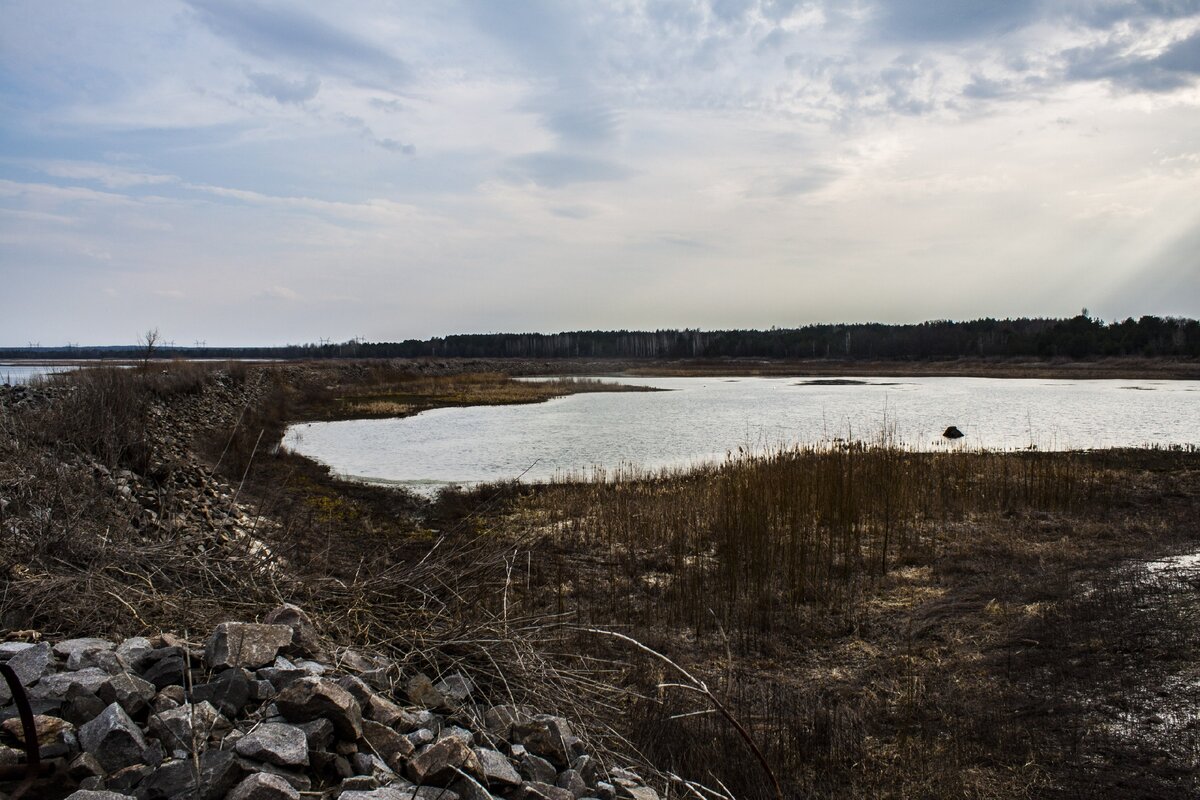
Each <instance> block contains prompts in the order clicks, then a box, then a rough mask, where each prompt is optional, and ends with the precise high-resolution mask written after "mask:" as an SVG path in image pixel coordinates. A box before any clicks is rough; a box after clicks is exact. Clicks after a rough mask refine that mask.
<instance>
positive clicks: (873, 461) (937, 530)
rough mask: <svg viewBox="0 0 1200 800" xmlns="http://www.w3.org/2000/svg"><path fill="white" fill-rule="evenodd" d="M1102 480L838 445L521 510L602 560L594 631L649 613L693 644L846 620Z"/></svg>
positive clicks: (1096, 490) (562, 489) (1098, 470)
mask: <svg viewBox="0 0 1200 800" xmlns="http://www.w3.org/2000/svg"><path fill="white" fill-rule="evenodd" d="M1111 483H1112V481H1111V476H1109V475H1108V474H1107V472H1106V470H1105V469H1104V468H1103V467H1102V466H1101V465H1098V464H1097V463H1096V459H1095V458H1093V457H1089V456H1087V455H1085V454H1078V453H1037V452H1021V453H1001V452H988V451H975V452H966V451H964V452H953V453H928V452H915V451H912V450H906V449H903V448H899V447H895V446H886V445H885V446H874V445H870V444H862V443H846V442H834V443H827V444H821V445H811V446H801V447H793V448H780V449H776V450H772V451H768V452H765V453H762V454H757V455H754V456H738V457H731V458H729V459H727V460H726V461H724V462H722V463H718V464H710V465H703V466H699V467H694V468H689V469H683V468H680V469H664V470H659V471H656V472H638V471H636V470H633V469H623V470H621V471H619V472H618V473H616V474H612V473H604V472H600V471H597V472H596V473H594V474H593V476H592V479H591V480H588V481H579V480H577V481H574V482H564V483H558V484H551V485H547V486H544V487H539V488H537V489H536V490H534V491H533V492H531V493H530V494H529V496H528V499H527V500H526V501H525V503H524V504H523V506H522V509H521V510H522V513H523V514H524V515H526V517H527V519H528V520H530V521H531V523H532V524H533V525H534V526H535V527H536V528H537V529H539V530H540V531H541V532H542V533H543V534H544V535H545V536H546V537H547V539H550V540H553V541H555V542H557V543H558V546H559V547H560V548H566V549H569V550H574V549H579V550H581V551H583V552H586V553H589V554H592V555H594V556H596V557H597V558H598V559H600V560H601V561H602V562H603V564H604V567H605V569H606V571H607V574H606V576H605V580H606V583H607V584H608V586H609V590H608V592H607V600H606V602H600V601H599V599H598V598H594V597H593V598H590V600H591V602H590V603H588V604H586V605H579V607H578V609H577V610H578V611H579V613H580V614H582V615H583V616H584V617H585V618H587V619H589V620H590V621H596V622H599V621H605V620H627V621H632V620H646V619H656V620H661V621H664V622H667V623H669V624H671V625H679V626H684V627H687V628H689V629H690V630H691V631H692V632H693V633H694V634H695V635H696V636H698V637H699V636H703V635H706V634H711V633H713V632H715V631H716V630H717V628H718V627H721V628H723V629H724V630H726V631H730V632H737V633H738V634H739V635H743V636H748V637H761V636H774V635H777V634H779V633H781V632H785V631H788V630H793V631H795V630H798V629H799V627H803V625H805V624H806V623H808V622H811V621H812V613H810V612H814V611H815V612H817V613H822V614H823V613H824V612H825V611H827V610H830V609H833V610H839V611H844V610H847V609H849V607H850V606H851V605H852V604H853V603H854V601H855V600H856V599H857V598H859V597H860V596H861V595H862V593H863V591H864V589H865V588H867V587H868V586H869V585H870V583H871V582H872V581H874V580H877V579H878V578H879V577H881V576H882V575H884V574H885V573H886V572H887V571H888V570H889V569H890V568H892V567H895V566H897V565H902V564H906V563H910V562H911V561H912V560H913V559H914V558H915V557H918V556H925V555H928V553H929V552H930V551H931V550H933V549H936V548H937V547H938V545H939V541H940V537H941V535H942V534H943V533H944V532H945V531H946V529H947V528H948V527H949V526H952V525H954V524H956V523H960V522H962V521H964V520H967V519H971V518H975V517H979V516H981V515H1004V514H1009V515H1011V514H1018V513H1022V512H1024V511H1028V510H1030V509H1036V510H1038V511H1041V512H1065V513H1075V512H1077V511H1079V510H1081V509H1084V508H1088V507H1091V506H1093V505H1095V504H1097V503H1099V502H1101V501H1102V500H1103V499H1104V498H1105V497H1107V496H1108V495H1109V494H1110V490H1111Z"/></svg>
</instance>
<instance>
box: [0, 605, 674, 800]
mask: <svg viewBox="0 0 1200 800" xmlns="http://www.w3.org/2000/svg"><path fill="white" fill-rule="evenodd" d="M266 619H267V620H269V621H268V622H265V623H261V624H259V623H241V622H227V623H222V624H221V625H219V626H217V629H216V630H215V631H214V632H213V633H212V635H211V636H210V637H209V639H208V640H207V641H206V642H205V646H204V647H203V648H199V647H195V646H193V645H191V644H189V643H187V642H183V641H182V640H180V639H178V638H177V637H175V636H172V635H170V634H163V635H161V636H157V637H153V638H144V637H134V638H131V639H126V640H125V641H123V642H110V641H106V640H103V639H72V640H67V641H61V642H56V643H50V642H36V643H29V642H4V643H0V662H6V663H8V664H9V665H11V666H12V667H13V668H14V669H16V670H17V672H18V674H19V675H20V676H21V680H22V684H23V685H24V686H25V687H26V689H27V691H28V694H29V697H30V701H31V704H32V705H33V710H34V712H35V713H36V714H37V715H38V716H37V717H36V727H37V736H38V742H39V745H40V754H41V757H42V758H43V759H49V760H53V761H54V762H55V763H56V765H57V767H58V769H57V770H56V771H55V775H54V776H53V777H52V778H50V779H46V780H47V781H57V782H56V783H52V784H51V783H47V784H46V786H53V787H55V789H54V791H53V793H52V794H50V793H47V794H45V795H38V794H37V793H36V791H35V793H34V794H33V795H29V794H27V795H26V796H27V797H28V796H47V797H69V798H70V800H120V798H130V797H132V798H138V800H184V799H185V798H187V799H189V800H195V799H199V800H223V799H227V800H299V798H300V797H301V796H302V795H303V796H305V797H313V798H318V797H319V798H328V799H329V800H335V798H340V800H414V798H421V799H424V800H434V799H435V798H436V799H437V800H460V799H461V800H525V799H529V800H532V799H534V798H537V799H539V800H585V799H588V798H594V799H595V800H618V798H623V799H626V800H658V798H659V795H658V792H657V791H656V790H655V789H653V788H652V787H650V786H648V785H647V784H646V782H645V781H643V780H642V779H641V778H640V777H638V775H637V774H636V773H634V772H632V771H631V770H628V769H620V768H616V767H612V768H605V767H604V766H602V765H601V764H600V762H599V761H598V760H597V759H596V758H595V757H594V756H593V755H591V754H589V753H588V752H587V748H586V746H585V745H584V743H583V741H582V740H581V739H580V738H579V737H577V736H576V735H575V734H574V732H573V730H572V727H571V724H570V723H569V722H568V721H567V720H566V719H563V718H561V717H556V716H551V715H545V714H539V713H537V712H536V711H535V710H534V709H532V708H528V707H525V706H514V705H508V704H499V705H488V704H487V703H486V702H484V700H485V698H483V697H482V696H481V694H480V691H479V689H478V688H477V687H476V686H475V684H474V683H473V682H472V681H471V680H470V678H469V676H467V675H466V674H463V673H462V672H460V671H456V672H451V673H448V674H445V675H441V676H437V678H438V679H437V680H436V682H435V681H434V680H431V679H430V678H429V677H428V676H425V675H411V676H408V679H407V680H399V681H397V680H396V676H400V675H401V671H400V669H399V667H398V666H397V665H394V664H381V663H380V661H379V660H378V659H372V658H367V657H364V656H362V655H360V654H357V653H353V652H350V651H344V652H343V653H341V654H339V658H337V659H333V658H330V657H329V656H328V655H327V653H326V652H325V651H324V650H323V649H322V646H323V644H322V642H321V641H320V639H319V637H318V636H317V634H316V632H315V631H314V630H313V627H312V623H311V622H310V621H309V619H308V617H307V615H305V614H304V612H303V611H302V610H301V609H299V608H297V607H295V606H285V607H283V608H281V609H277V610H276V611H274V612H272V613H271V614H270V615H268V616H267V618H266ZM384 676H387V677H386V679H382V680H381V679H380V678H384ZM390 686H403V687H405V688H406V690H407V691H406V692H405V693H404V695H403V696H401V697H397V696H394V695H390V694H389V691H388V690H387V689H385V688H383V687H390ZM23 735H24V731H23V729H22V727H21V723H20V720H19V718H18V715H17V711H16V708H15V706H14V704H13V703H12V701H11V699H10V698H9V697H8V696H7V695H5V696H4V697H2V698H0V765H13V764H20V763H23V762H24V759H25V752H24V750H23V738H22V737H23ZM43 788H46V787H43ZM6 789H7V790H10V791H11V790H12V789H13V786H12V785H8V784H0V800H7V795H5V794H4V791H5V790H6ZM47 791H48V792H49V790H47Z"/></svg>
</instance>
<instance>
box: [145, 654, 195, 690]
mask: <svg viewBox="0 0 1200 800" xmlns="http://www.w3.org/2000/svg"><path fill="white" fill-rule="evenodd" d="M186 669H187V663H186V662H185V661H184V660H183V656H167V657H166V658H160V659H158V660H157V661H155V662H154V663H153V664H151V665H150V667H148V668H147V669H146V671H145V672H143V673H142V677H143V678H145V679H146V680H148V681H150V683H152V684H154V688H155V689H165V688H167V687H168V686H183V678H184V671H185V670H186Z"/></svg>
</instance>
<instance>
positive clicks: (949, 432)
mask: <svg viewBox="0 0 1200 800" xmlns="http://www.w3.org/2000/svg"><path fill="white" fill-rule="evenodd" d="M942 436H944V437H946V438H947V439H961V438H963V437H964V436H966V434H965V433H963V432H962V431H960V430H959V429H958V428H956V427H954V426H953V425H951V426H950V427H949V428H946V432H945V433H943V434H942Z"/></svg>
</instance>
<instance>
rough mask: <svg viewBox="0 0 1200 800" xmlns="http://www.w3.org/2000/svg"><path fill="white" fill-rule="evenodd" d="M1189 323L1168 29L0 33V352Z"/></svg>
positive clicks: (372, 13)
mask: <svg viewBox="0 0 1200 800" xmlns="http://www.w3.org/2000/svg"><path fill="white" fill-rule="evenodd" d="M1084 307H1086V308H1088V309H1089V310H1090V313H1091V315H1092V316H1093V317H1100V318H1102V319H1109V320H1111V319H1117V318H1121V319H1123V318H1125V317H1127V316H1134V317H1137V316H1141V315H1143V314H1156V315H1179V316H1189V317H1200V0H1094V1H1089V0H1005V1H1004V2H1000V0H874V1H872V0H862V2H855V1H854V0H848V1H838V2H832V1H831V2H824V1H823V0H812V1H810V2H803V1H801V0H711V1H709V2H675V1H674V0H611V1H610V0H580V1H579V2H573V1H572V0H541V1H540V2H539V1H538V0H432V1H431V2H418V1H416V0H414V1H413V2H398V1H392V0H362V1H361V2H345V3H326V2H315V1H313V2H306V1H304V0H288V2H282V0H140V1H139V2H132V1H130V2H126V1H124V0H107V1H106V2H104V3H96V2H82V0H79V1H72V0H55V2H46V1H45V0H4V2H2V3H0V309H2V313H0V345H24V344H26V343H27V342H39V343H41V344H42V345H59V344H65V343H68V342H71V343H82V344H120V343H132V342H134V341H135V340H136V339H137V338H138V336H139V335H141V334H142V333H144V332H145V331H148V330H151V329H157V330H158V331H159V333H160V334H161V337H162V339H163V340H164V341H174V342H175V343H176V344H179V345H184V344H194V343H197V342H206V343H207V344H209V345H253V344H263V345H266V344H281V343H289V342H315V341H317V340H319V339H331V340H334V341H344V340H347V339H350V338H355V337H361V338H364V339H367V340H371V341H391V340H400V339H406V338H426V337H429V336H439V335H446V334H452V333H468V332H492V331H545V332H551V331H560V330H578V329H617V328H633V329H654V328H676V327H693V328H695V327H699V328H706V329H715V328H730V327H740V328H748V327H754V328H767V327H770V326H780V327H791V326H798V325H803V324H808V323H815V322H865V321H881V322H918V321H922V320H929V319H973V318H979V317H998V318H1003V317H1016V316H1055V317H1063V316H1073V315H1075V314H1078V313H1079V312H1080V309H1081V308H1084Z"/></svg>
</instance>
